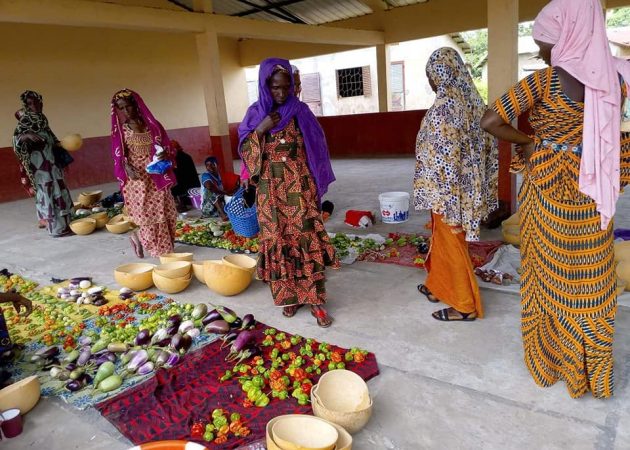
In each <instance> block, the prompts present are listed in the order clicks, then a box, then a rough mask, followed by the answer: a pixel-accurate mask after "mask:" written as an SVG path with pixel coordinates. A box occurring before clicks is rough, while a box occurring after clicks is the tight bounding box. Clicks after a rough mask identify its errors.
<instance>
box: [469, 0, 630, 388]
mask: <svg viewBox="0 0 630 450" xmlns="http://www.w3.org/2000/svg"><path fill="white" fill-rule="evenodd" d="M593 24H595V26H594V28H593ZM593 29H594V30H595V32H594V33H591V34H590V35H585V33H589V30H593ZM533 34H534V38H535V39H536V42H537V44H538V46H539V47H540V56H541V58H542V59H544V60H545V62H546V63H547V64H549V65H550V66H551V67H549V68H547V69H543V70H539V71H537V72H534V73H533V74H531V75H529V76H528V77H527V78H525V79H523V80H522V81H521V82H520V83H519V84H517V85H516V86H514V87H513V88H512V89H510V91H508V92H507V93H506V94H505V95H504V96H503V97H501V98H500V99H499V100H497V102H496V103H495V104H494V108H493V110H490V111H488V112H487V113H486V115H485V116H484V119H483V120H482V126H483V128H484V129H486V130H487V131H488V132H490V133H491V134H493V135H495V136H496V137H498V138H500V139H503V140H506V141H508V142H512V143H515V144H518V145H519V146H520V150H521V151H520V155H522V159H523V160H522V161H521V165H522V166H524V169H525V172H524V176H523V185H522V188H521V190H520V193H519V202H520V210H521V211H520V217H521V242H522V244H521V258H522V263H521V264H522V269H523V276H522V281H521V297H522V300H521V324H522V325H521V328H522V334H523V347H524V353H525V363H526V365H527V367H528V369H529V371H530V373H531V375H532V377H533V378H534V381H535V382H536V383H537V384H538V385H540V386H543V387H546V386H551V385H553V384H554V383H556V382H557V381H558V380H564V381H565V382H566V384H567V388H568V390H569V394H570V395H571V397H574V398H576V397H580V396H582V395H584V394H585V393H586V392H587V391H591V392H592V394H593V396H594V397H598V398H603V397H609V396H611V395H612V393H613V354H612V347H613V334H614V330H615V313H616V311H617V289H616V275H615V266H614V259H613V256H614V255H613V233H612V232H613V227H612V223H610V222H609V219H610V218H611V217H612V214H613V213H614V200H616V197H615V191H616V192H617V195H618V192H619V191H618V189H619V186H620V185H624V184H626V183H627V182H628V179H629V170H628V169H629V168H630V166H629V165H628V164H627V157H624V158H622V157H621V155H622V154H623V155H625V154H626V153H627V151H625V150H624V152H623V153H621V152H620V141H621V139H620V136H621V135H620V128H619V123H620V117H621V116H620V101H621V96H622V91H621V85H620V83H619V75H618V73H617V70H616V66H615V61H614V58H613V57H612V55H611V54H610V49H609V48H608V42H607V40H606V39H605V26H604V19H603V14H602V10H601V5H600V3H599V0H553V1H552V2H551V3H550V4H549V5H548V6H547V7H545V8H544V9H543V10H542V12H541V13H540V14H539V16H538V18H537V19H536V22H535V25H534V33H533ZM574 41H576V42H574ZM571 44H573V45H571ZM572 52H575V53H576V55H574V54H572ZM598 58H604V59H603V61H599V62H598ZM574 63H575V64H574ZM585 71H588V74H585V73H584V72H585ZM591 72H592V73H591ZM591 75H592V76H591ZM615 102H616V104H615ZM526 111H529V113H530V116H529V121H530V123H531V126H532V127H533V129H534V132H535V135H534V136H533V137H529V136H527V135H525V134H523V133H521V132H520V131H518V130H516V129H515V128H513V127H512V126H511V125H510V123H511V122H512V121H513V120H515V119H516V118H517V117H518V116H519V115H521V114H522V113H524V112H526ZM594 117H598V118H599V120H593V118H594ZM615 121H616V123H615ZM608 126H609V127H610V128H607V127H608ZM623 147H624V148H627V145H626V143H625V141H624V145H623ZM594 148H601V149H602V155H604V157H608V159H605V158H604V157H602V159H598V158H597V157H593V149H594ZM606 148H607V149H608V150H609V151H608V153H607V152H605V151H603V150H604V149H606ZM607 155H608V156H607ZM610 155H613V156H612V158H611V157H610ZM620 162H621V164H620ZM593 167H594V168H595V171H594V172H593V174H591V176H590V177H588V176H587V177H583V176H582V173H584V172H588V171H589V170H590V169H592V168H593ZM615 167H617V168H620V169H621V173H620V171H619V170H616V169H615ZM609 170H610V171H611V173H609V175H608V177H605V176H604V177H602V173H605V172H606V171H609ZM589 183H591V189H589V187H588V184H589ZM593 183H599V184H597V188H596V189H595V188H593ZM584 191H587V192H589V194H588V195H587V194H585V193H584ZM594 198H597V201H596V200H594Z"/></svg>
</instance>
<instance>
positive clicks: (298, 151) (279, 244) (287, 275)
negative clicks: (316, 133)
mask: <svg viewBox="0 0 630 450" xmlns="http://www.w3.org/2000/svg"><path fill="white" fill-rule="evenodd" d="M241 155H242V158H243V161H244V162H245V165H246V166H247V169H248V170H249V173H250V176H251V180H252V182H254V181H257V191H256V205H257V211H258V222H259V224H260V251H259V260H258V276H259V277H260V278H261V279H262V280H263V281H266V282H269V283H270V287H271V293H272V295H273V298H274V303H275V305H276V306H293V305H298V304H300V305H301V304H309V305H322V304H324V303H325V302H326V288H325V277H324V271H325V269H326V266H332V267H335V268H337V267H339V261H338V260H337V258H336V256H335V249H334V247H333V246H332V244H331V243H330V239H329V237H328V234H327V233H326V229H325V228H324V223H323V221H322V214H321V211H320V209H319V202H318V197H317V189H316V187H315V182H314V180H313V177H312V175H311V173H310V170H309V168H308V164H307V162H306V154H305V147H304V139H303V137H302V133H301V131H300V129H299V128H298V126H297V124H296V121H295V120H293V121H291V122H289V124H288V125H287V126H286V127H285V128H284V129H283V130H281V131H279V132H278V133H275V134H267V135H266V136H265V139H264V141H263V142H262V143H261V142H260V141H259V140H258V136H257V134H256V133H255V132H254V133H252V134H250V136H249V138H248V139H246V140H245V142H244V143H243V145H242V146H241Z"/></svg>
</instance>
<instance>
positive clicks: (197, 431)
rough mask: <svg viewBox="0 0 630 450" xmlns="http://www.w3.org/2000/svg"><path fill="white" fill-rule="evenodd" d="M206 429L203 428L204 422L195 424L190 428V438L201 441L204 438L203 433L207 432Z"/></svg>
mask: <svg viewBox="0 0 630 450" xmlns="http://www.w3.org/2000/svg"><path fill="white" fill-rule="evenodd" d="M205 430H206V429H205V427H204V426H203V422H195V423H193V426H192V427H191V428H190V436H191V437H192V438H193V439H201V438H203V433H204V432H205Z"/></svg>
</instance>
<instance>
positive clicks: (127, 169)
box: [111, 89, 177, 258]
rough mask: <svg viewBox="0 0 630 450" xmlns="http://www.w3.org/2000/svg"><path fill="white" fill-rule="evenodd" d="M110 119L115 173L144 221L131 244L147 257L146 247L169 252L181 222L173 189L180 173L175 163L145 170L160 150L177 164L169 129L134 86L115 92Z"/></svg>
mask: <svg viewBox="0 0 630 450" xmlns="http://www.w3.org/2000/svg"><path fill="white" fill-rule="evenodd" d="M111 119H112V157H113V159H114V173H115V175H116V178H117V179H118V181H119V183H120V187H121V191H122V194H123V197H124V198H125V206H126V207H127V210H128V211H129V215H130V216H131V219H132V220H133V222H134V223H135V224H137V225H138V226H139V227H140V230H139V233H137V234H136V233H133V234H132V235H131V236H130V238H129V240H130V241H131V245H132V246H133V249H134V251H135V252H136V255H137V256H138V257H139V258H143V257H144V250H147V251H148V252H149V254H150V255H151V256H153V257H157V256H160V255H163V254H165V253H170V252H172V251H173V242H174V240H175V227H176V224H177V210H176V208H175V200H174V199H173V196H172V195H171V187H173V186H174V185H175V180H176V178H175V174H174V172H173V170H172V168H171V169H168V170H167V171H166V172H165V173H163V174H158V173H151V174H149V173H147V170H146V167H147V165H148V164H149V163H150V162H151V161H152V159H153V157H154V156H155V155H156V153H157V152H158V151H160V153H158V155H159V156H158V159H168V160H170V161H171V162H172V163H173V165H174V164H175V152H174V151H173V149H172V148H171V143H170V141H169V139H168V136H167V135H166V131H164V128H163V127H162V125H161V124H160V122H158V121H157V120H156V119H155V117H153V114H151V111H149V108H147V106H146V105H145V104H144V101H142V98H141V97H140V96H139V95H138V94H137V93H135V92H133V91H131V90H129V89H123V90H121V91H118V92H117V93H116V94H114V97H113V98H112V106H111ZM162 150H163V151H162Z"/></svg>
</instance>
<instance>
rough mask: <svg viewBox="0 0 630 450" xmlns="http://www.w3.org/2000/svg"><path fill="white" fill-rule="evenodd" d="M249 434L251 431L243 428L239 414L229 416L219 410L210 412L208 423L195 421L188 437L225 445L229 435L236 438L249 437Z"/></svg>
mask: <svg viewBox="0 0 630 450" xmlns="http://www.w3.org/2000/svg"><path fill="white" fill-rule="evenodd" d="M250 433H251V430H250V429H249V428H248V427H246V426H245V424H244V422H243V419H242V417H241V415H240V414H238V413H232V414H230V413H228V412H227V411H225V410H223V409H220V408H218V409H215V410H214V411H212V414H211V415H210V417H209V418H208V421H205V420H197V421H195V422H194V423H193V424H192V427H191V428H190V436H191V437H192V438H193V439H198V440H202V439H203V440H204V441H206V442H213V443H215V444H225V443H226V442H227V440H228V438H229V436H230V434H233V435H234V436H236V437H245V436H249V434H250ZM215 435H216V437H215Z"/></svg>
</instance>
